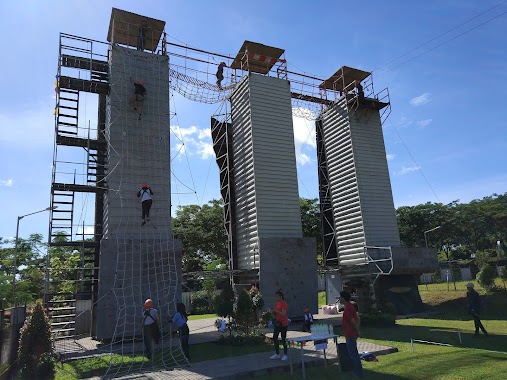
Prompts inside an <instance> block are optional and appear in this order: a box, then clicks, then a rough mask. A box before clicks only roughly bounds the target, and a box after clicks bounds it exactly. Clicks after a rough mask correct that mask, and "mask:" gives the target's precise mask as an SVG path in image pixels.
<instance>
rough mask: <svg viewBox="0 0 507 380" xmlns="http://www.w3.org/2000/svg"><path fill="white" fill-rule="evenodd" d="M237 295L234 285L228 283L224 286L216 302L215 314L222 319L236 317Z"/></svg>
mask: <svg viewBox="0 0 507 380" xmlns="http://www.w3.org/2000/svg"><path fill="white" fill-rule="evenodd" d="M235 297H236V296H235V294H234V289H233V288H232V285H231V284H230V283H229V282H228V283H227V284H225V285H224V288H223V289H222V293H220V294H219V295H218V296H217V298H216V302H215V312H216V313H217V315H219V316H221V317H222V318H227V317H229V318H231V317H234V301H235Z"/></svg>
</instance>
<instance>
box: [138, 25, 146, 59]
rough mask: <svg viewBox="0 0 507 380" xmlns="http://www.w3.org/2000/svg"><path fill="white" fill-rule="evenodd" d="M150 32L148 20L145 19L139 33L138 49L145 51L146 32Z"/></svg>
mask: <svg viewBox="0 0 507 380" xmlns="http://www.w3.org/2000/svg"><path fill="white" fill-rule="evenodd" d="M147 33H148V22H147V21H146V20H143V21H142V22H141V26H140V27H139V31H138V33H137V50H139V51H144V49H145V47H146V34H147Z"/></svg>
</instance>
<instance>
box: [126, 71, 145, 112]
mask: <svg viewBox="0 0 507 380" xmlns="http://www.w3.org/2000/svg"><path fill="white" fill-rule="evenodd" d="M146 94H147V92H146V88H145V87H144V80H142V79H141V80H138V81H137V82H134V96H133V97H132V98H130V106H131V107H132V110H134V111H137V112H139V120H141V113H142V111H143V102H144V98H145V96H146Z"/></svg>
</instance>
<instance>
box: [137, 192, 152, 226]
mask: <svg viewBox="0 0 507 380" xmlns="http://www.w3.org/2000/svg"><path fill="white" fill-rule="evenodd" d="M152 196H153V191H152V190H151V187H149V186H148V184H147V183H146V182H143V183H142V184H141V190H139V191H138V192H137V197H138V198H141V207H142V210H143V212H142V216H141V218H142V219H143V222H142V223H141V226H144V225H145V224H146V222H147V221H149V220H150V208H151V204H152V203H153V198H152Z"/></svg>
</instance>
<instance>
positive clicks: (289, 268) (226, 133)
mask: <svg viewBox="0 0 507 380" xmlns="http://www.w3.org/2000/svg"><path fill="white" fill-rule="evenodd" d="M283 53H284V51H283V50H282V49H279V48H275V47H271V46H266V45H262V44H259V43H255V42H250V41H245V42H244V44H243V46H242V47H241V49H240V51H239V53H238V54H237V56H236V58H235V59H234V61H233V62H232V64H231V65H230V68H231V69H234V70H241V72H243V73H244V75H242V76H241V78H240V79H239V81H238V83H237V85H236V86H235V88H234V90H233V91H232V94H231V96H230V103H231V123H223V124H217V123H216V121H215V122H214V121H213V120H212V135H213V138H214V142H215V151H216V152H217V158H218V159H219V166H221V183H222V184H223V185H225V184H226V183H228V184H229V186H228V187H227V189H224V186H223V185H222V194H225V195H226V197H224V200H225V201H226V204H227V209H228V210H230V214H231V220H230V223H229V231H228V232H229V238H230V246H229V247H230V250H231V249H232V250H233V254H232V257H231V260H230V265H232V268H231V269H234V270H239V271H241V272H242V273H243V274H242V275H240V276H238V277H237V282H238V283H239V284H243V285H246V284H248V283H249V282H252V281H258V282H259V283H260V289H261V290H262V292H263V296H264V297H265V299H266V300H265V301H266V304H267V305H271V304H273V303H274V292H275V291H276V290H278V289H281V290H282V291H283V292H284V293H285V296H286V297H285V298H286V300H287V302H288V304H289V314H290V315H298V314H299V313H300V311H301V310H302V309H303V308H304V307H310V308H311V309H312V311H314V312H315V311H317V279H316V272H317V261H316V245H315V241H314V239H312V238H303V232H302V226H301V213H300V206H299V193H298V183H297V172H296V157H295V150H294V132H293V126H292V109H291V91H290V83H289V81H288V80H287V69H286V62H285V60H284V59H282V55H283ZM220 139H222V140H220ZM220 141H225V144H226V145H227V147H228V149H229V151H230V150H232V154H229V155H225V154H220V149H218V146H219V145H220V144H219V142H220ZM220 160H221V161H220ZM226 163H227V165H230V166H229V170H228V171H227V170H222V168H223V167H224V165H225V164H226ZM226 224H227V215H226ZM231 236H232V238H231Z"/></svg>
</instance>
